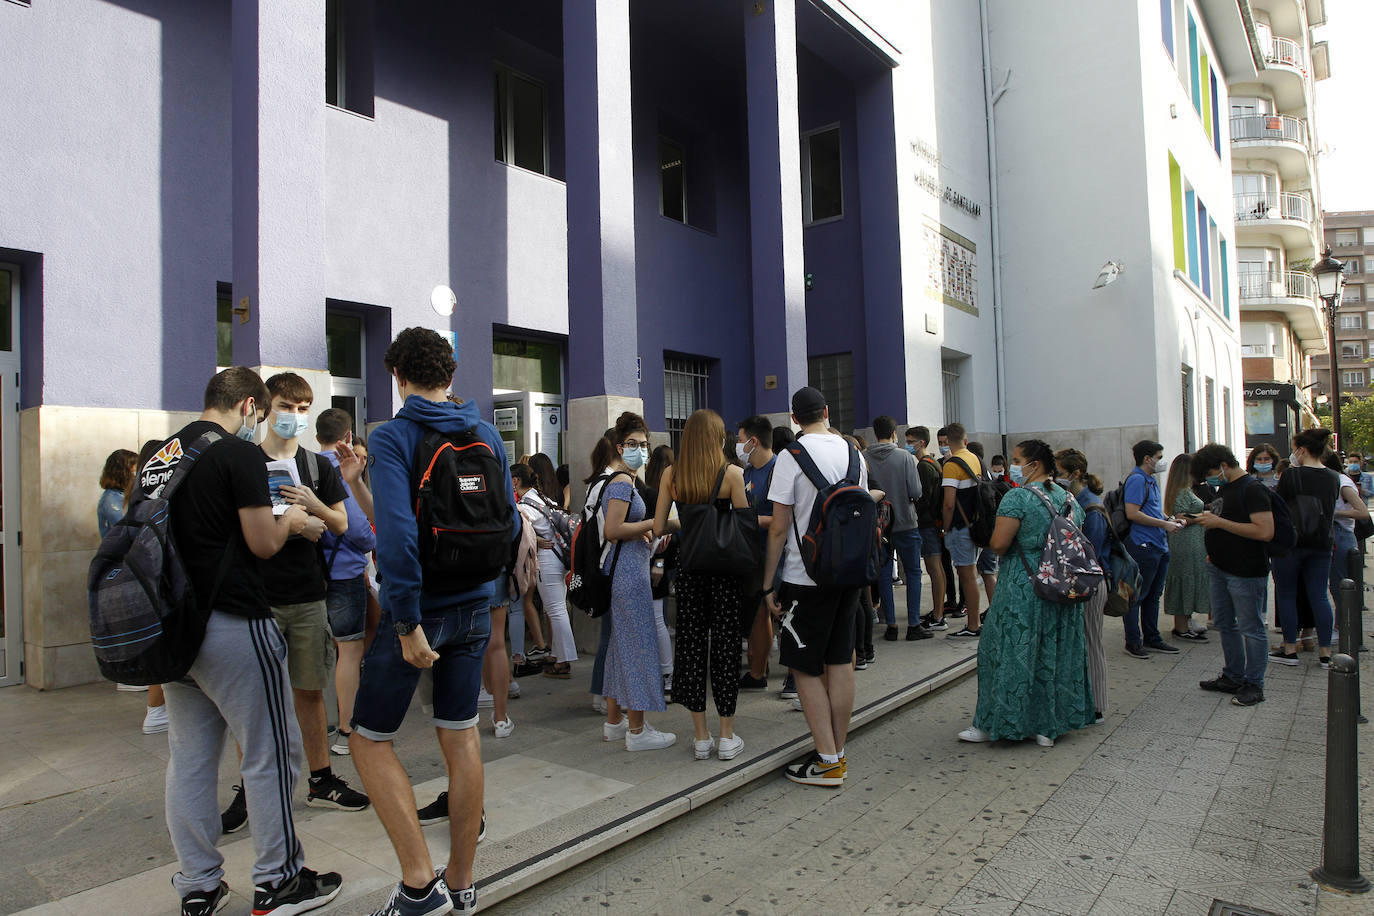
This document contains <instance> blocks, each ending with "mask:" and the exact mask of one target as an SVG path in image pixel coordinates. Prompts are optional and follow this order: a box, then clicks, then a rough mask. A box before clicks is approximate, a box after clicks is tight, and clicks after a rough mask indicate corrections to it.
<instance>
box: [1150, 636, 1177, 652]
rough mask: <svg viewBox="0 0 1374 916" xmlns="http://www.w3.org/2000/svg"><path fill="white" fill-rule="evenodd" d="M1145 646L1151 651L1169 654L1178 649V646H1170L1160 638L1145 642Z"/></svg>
mask: <svg viewBox="0 0 1374 916" xmlns="http://www.w3.org/2000/svg"><path fill="white" fill-rule="evenodd" d="M1145 648H1147V649H1149V650H1150V651H1151V652H1165V653H1169V654H1173V653H1175V652H1177V651H1178V646H1171V645H1169V644H1168V643H1167V642H1165V641H1164V640H1162V639H1157V640H1155V641H1154V642H1147V643H1146V644H1145Z"/></svg>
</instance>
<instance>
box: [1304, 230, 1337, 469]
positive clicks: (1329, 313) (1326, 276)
mask: <svg viewBox="0 0 1374 916" xmlns="http://www.w3.org/2000/svg"><path fill="white" fill-rule="evenodd" d="M1344 270H1345V264H1343V263H1342V262H1340V261H1337V260H1336V259H1335V258H1333V257H1331V248H1330V246H1328V247H1327V248H1326V250H1325V251H1323V252H1322V259H1321V260H1320V261H1318V262H1317V263H1316V264H1315V265H1314V266H1313V268H1312V276H1314V277H1315V278H1316V280H1317V295H1319V296H1321V299H1322V302H1324V303H1326V333H1327V337H1328V338H1329V340H1330V343H1329V346H1330V347H1331V359H1330V360H1329V363H1330V365H1331V425H1332V427H1334V429H1333V432H1335V434H1336V447H1337V448H1339V447H1340V445H1341V368H1340V362H1339V357H1340V350H1338V349H1336V308H1337V307H1338V306H1339V305H1340V301H1341V291H1342V290H1343V289H1344V288H1345V273H1344Z"/></svg>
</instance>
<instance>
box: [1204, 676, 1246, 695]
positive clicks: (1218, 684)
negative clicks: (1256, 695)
mask: <svg viewBox="0 0 1374 916" xmlns="http://www.w3.org/2000/svg"><path fill="white" fill-rule="evenodd" d="M1197 685H1198V686H1199V687H1201V688H1202V689H1203V690H1212V691H1215V692H1217V693H1235V692H1236V691H1238V690H1240V688H1242V687H1244V686H1245V684H1244V683H1243V682H1241V681H1233V680H1231V679H1230V678H1229V677H1227V676H1226V675H1224V674H1222V675H1219V676H1217V677H1214V678H1212V679H1211V680H1210V681H1198V682H1197Z"/></svg>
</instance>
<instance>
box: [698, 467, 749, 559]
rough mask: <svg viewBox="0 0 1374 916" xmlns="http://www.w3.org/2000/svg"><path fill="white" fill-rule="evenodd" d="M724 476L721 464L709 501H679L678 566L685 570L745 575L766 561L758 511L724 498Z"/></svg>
mask: <svg viewBox="0 0 1374 916" xmlns="http://www.w3.org/2000/svg"><path fill="white" fill-rule="evenodd" d="M724 480H725V468H721V469H720V473H719V474H718V475H716V486H715V489H713V490H712V491H711V499H710V501H709V502H705V503H681V502H680V503H678V504H677V514H678V518H679V519H681V520H682V539H681V546H680V547H679V553H678V566H679V568H680V569H682V570H683V571H684V572H714V573H732V574H735V575H742V574H744V573H750V572H753V571H755V570H756V569H758V568H759V567H760V566H761V565H763V537H762V533H761V532H762V529H760V528H759V516H758V513H757V512H755V511H754V510H753V509H736V508H735V507H734V506H733V505H731V503H730V501H729V500H722V499H720V486H721V483H722V482H723V481H724Z"/></svg>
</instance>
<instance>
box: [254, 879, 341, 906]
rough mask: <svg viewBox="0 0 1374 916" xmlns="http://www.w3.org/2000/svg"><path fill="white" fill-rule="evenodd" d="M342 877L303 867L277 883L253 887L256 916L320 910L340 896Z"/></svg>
mask: <svg viewBox="0 0 1374 916" xmlns="http://www.w3.org/2000/svg"><path fill="white" fill-rule="evenodd" d="M342 885H343V879H342V878H340V877H339V873H338V872H334V871H327V872H325V873H324V874H316V873H315V872H313V871H311V870H310V869H308V868H302V869H301V870H300V871H298V872H296V873H295V874H294V875H292V876H291V877H290V878H287V879H286V880H285V881H283V882H281V883H280V884H278V885H277V886H276V887H273V886H272V885H270V884H269V885H266V886H264V885H261V884H259V885H258V886H257V887H255V888H253V916H272V914H274V913H275V914H277V916H295V914H297V913H308V912H310V911H311V910H317V909H319V908H320V907H322V906H324V905H325V904H327V903H329V901H331V900H333V899H334V898H335V897H337V896H338V895H339V888H340V887H341V886H342Z"/></svg>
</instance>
